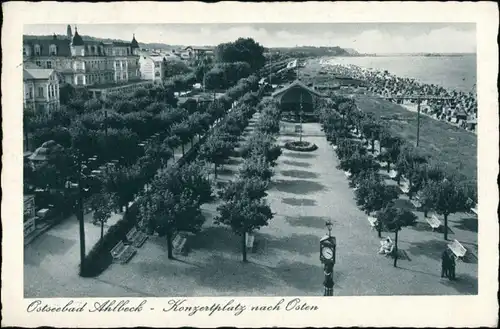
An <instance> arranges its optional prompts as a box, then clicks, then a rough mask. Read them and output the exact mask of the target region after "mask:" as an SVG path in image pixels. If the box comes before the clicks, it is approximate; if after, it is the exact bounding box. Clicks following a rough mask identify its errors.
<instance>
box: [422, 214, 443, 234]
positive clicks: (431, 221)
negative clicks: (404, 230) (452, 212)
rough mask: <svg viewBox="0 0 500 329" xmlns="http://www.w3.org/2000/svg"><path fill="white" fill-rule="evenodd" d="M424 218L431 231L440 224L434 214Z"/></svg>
mask: <svg viewBox="0 0 500 329" xmlns="http://www.w3.org/2000/svg"><path fill="white" fill-rule="evenodd" d="M425 220H426V221H427V223H429V225H430V226H431V228H432V230H433V231H434V230H436V229H438V228H439V227H440V226H441V225H442V224H441V220H439V218H437V216H436V215H435V214H433V215H431V216H430V217H427V218H425Z"/></svg>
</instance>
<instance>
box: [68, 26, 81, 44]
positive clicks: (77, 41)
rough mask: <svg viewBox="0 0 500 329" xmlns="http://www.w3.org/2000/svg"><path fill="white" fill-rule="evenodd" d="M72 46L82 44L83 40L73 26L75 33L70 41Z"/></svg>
mask: <svg viewBox="0 0 500 329" xmlns="http://www.w3.org/2000/svg"><path fill="white" fill-rule="evenodd" d="M71 43H72V44H73V46H83V45H84V42H83V39H82V37H81V36H80V35H79V34H78V29H77V28H76V27H75V35H74V36H73V40H72V42H71Z"/></svg>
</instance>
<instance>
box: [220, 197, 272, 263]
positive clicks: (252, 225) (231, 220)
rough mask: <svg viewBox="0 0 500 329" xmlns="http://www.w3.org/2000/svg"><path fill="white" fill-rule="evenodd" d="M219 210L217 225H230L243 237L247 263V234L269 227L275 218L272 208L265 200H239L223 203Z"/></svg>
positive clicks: (243, 249) (244, 254)
mask: <svg viewBox="0 0 500 329" xmlns="http://www.w3.org/2000/svg"><path fill="white" fill-rule="evenodd" d="M217 210H218V211H219V215H218V216H217V217H216V218H215V219H214V221H215V223H217V224H225V225H228V226H230V227H231V228H232V230H233V231H234V232H235V233H236V234H238V235H240V236H241V242H242V244H241V246H242V254H243V262H246V261H247V253H246V234H247V233H250V232H252V231H254V230H256V229H259V228H260V227H262V226H266V225H268V222H269V220H270V219H272V218H273V213H272V212H271V208H270V207H269V205H268V204H267V203H266V202H265V201H264V200H254V199H250V198H238V199H231V200H230V201H227V202H225V203H223V204H222V205H220V206H219V207H217Z"/></svg>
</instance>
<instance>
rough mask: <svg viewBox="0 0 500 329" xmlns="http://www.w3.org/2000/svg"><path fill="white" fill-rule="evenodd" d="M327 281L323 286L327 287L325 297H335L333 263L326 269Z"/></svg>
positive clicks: (328, 264)
mask: <svg viewBox="0 0 500 329" xmlns="http://www.w3.org/2000/svg"><path fill="white" fill-rule="evenodd" d="M324 273H325V280H324V281H323V286H324V287H325V293H324V294H323V296H333V286H334V282H333V263H326V264H325V268H324Z"/></svg>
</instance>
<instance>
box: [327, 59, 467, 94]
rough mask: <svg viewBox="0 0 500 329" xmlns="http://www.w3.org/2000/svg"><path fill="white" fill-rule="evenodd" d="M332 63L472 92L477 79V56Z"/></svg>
mask: <svg viewBox="0 0 500 329" xmlns="http://www.w3.org/2000/svg"><path fill="white" fill-rule="evenodd" d="M328 62H329V63H332V64H354V65H357V66H360V67H364V68H371V69H376V70H380V71H385V70H387V71H388V72H389V73H391V74H393V75H396V76H399V77H405V78H414V79H416V80H418V81H420V82H422V83H426V84H435V85H439V86H441V87H443V88H446V89H448V90H457V91H463V92H469V91H475V86H476V80H477V65H476V55H475V54H466V55H453V56H446V55H442V56H408V55H406V56H405V55H402V56H377V57H372V56H366V57H331V58H329V59H328Z"/></svg>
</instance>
